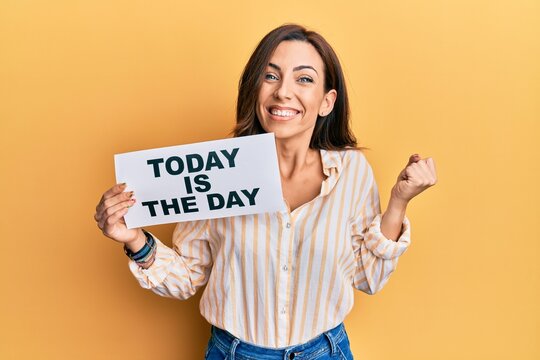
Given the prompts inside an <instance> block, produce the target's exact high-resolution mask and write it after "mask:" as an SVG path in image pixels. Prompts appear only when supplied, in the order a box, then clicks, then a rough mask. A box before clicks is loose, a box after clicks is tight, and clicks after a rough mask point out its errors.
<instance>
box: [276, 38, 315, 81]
mask: <svg viewBox="0 0 540 360" xmlns="http://www.w3.org/2000/svg"><path fill="white" fill-rule="evenodd" d="M269 62H271V63H273V64H276V65H278V66H279V67H280V68H282V69H283V70H284V69H286V68H289V67H290V68H293V67H295V66H298V65H311V66H313V67H314V68H315V69H316V70H317V71H319V73H320V71H321V70H322V69H323V66H324V65H323V60H322V58H321V56H320V55H319V53H318V52H317V50H316V49H315V47H313V45H311V44H310V43H309V42H307V41H298V40H287V41H282V42H281V43H280V44H279V45H278V46H277V48H276V50H274V52H273V53H272V56H270V61H269Z"/></svg>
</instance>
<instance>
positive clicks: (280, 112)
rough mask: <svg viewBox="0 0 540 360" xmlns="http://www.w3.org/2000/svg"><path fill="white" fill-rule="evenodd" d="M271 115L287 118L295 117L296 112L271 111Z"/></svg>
mask: <svg viewBox="0 0 540 360" xmlns="http://www.w3.org/2000/svg"><path fill="white" fill-rule="evenodd" d="M272 115H277V116H283V117H287V116H294V115H296V112H295V111H290V110H278V109H272Z"/></svg>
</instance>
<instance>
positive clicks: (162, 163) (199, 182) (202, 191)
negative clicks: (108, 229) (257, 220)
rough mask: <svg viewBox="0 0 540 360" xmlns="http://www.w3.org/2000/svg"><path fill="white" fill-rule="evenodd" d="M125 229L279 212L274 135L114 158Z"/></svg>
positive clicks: (279, 201)
mask: <svg viewBox="0 0 540 360" xmlns="http://www.w3.org/2000/svg"><path fill="white" fill-rule="evenodd" d="M114 162H115V169H116V181H117V182H119V183H121V182H125V183H127V189H126V191H134V198H136V200H137V201H136V203H135V205H134V206H133V207H131V208H130V209H129V211H128V213H127V215H126V216H125V217H124V219H125V221H126V225H127V227H128V228H130V229H131V228H136V227H141V226H148V225H157V224H165V223H172V222H180V221H188V220H198V219H212V218H219V217H229V216H236V215H247V214H257V213H264V212H273V211H280V210H283V207H284V206H285V205H284V202H283V195H282V191H281V181H280V176H279V167H278V161H277V154H276V144H275V138H274V134H261V135H253V136H243V137H238V138H232V139H224V140H216V141H207V142H201V143H195V144H189V145H179V146H171V147H164V148H159V149H150V150H142V151H135V152H129V153H124V154H117V155H115V156H114Z"/></svg>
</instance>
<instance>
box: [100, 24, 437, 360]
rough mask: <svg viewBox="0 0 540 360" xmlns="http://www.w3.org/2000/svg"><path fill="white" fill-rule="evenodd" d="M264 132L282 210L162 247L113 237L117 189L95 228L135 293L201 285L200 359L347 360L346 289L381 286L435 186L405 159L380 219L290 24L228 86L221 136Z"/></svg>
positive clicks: (120, 190) (326, 82) (206, 223)
mask: <svg viewBox="0 0 540 360" xmlns="http://www.w3.org/2000/svg"><path fill="white" fill-rule="evenodd" d="M264 132H273V133H274V134H275V137H276V147H277V153H278V159H279V168H280V175H281V182H282V188H283V197H284V202H285V204H286V208H287V210H286V211H283V212H276V213H265V214H256V215H249V216H237V217H231V218H225V219H212V220H201V221H193V222H183V223H179V224H178V225H177V227H176V229H175V231H174V234H173V244H174V249H171V248H168V247H167V246H165V245H163V244H162V243H161V242H160V241H159V240H158V239H155V238H154V237H153V236H152V235H151V234H149V233H147V232H144V231H143V230H142V229H131V230H128V229H126V226H125V224H124V222H123V218H122V217H123V216H124V215H125V214H126V213H127V211H128V209H129V207H130V206H131V205H132V204H133V203H134V202H135V198H134V194H133V193H132V192H125V191H124V189H125V184H119V185H115V186H114V187H112V188H111V189H109V190H107V192H105V194H104V195H103V197H102V199H101V201H100V202H99V204H98V206H97V208H96V215H95V218H96V221H97V222H98V226H99V227H100V229H102V231H103V233H104V234H105V235H106V236H108V237H110V238H112V239H113V240H116V241H118V242H121V243H124V249H125V251H126V254H128V256H129V257H130V258H131V259H132V260H131V261H130V263H129V266H130V269H131V271H132V273H133V274H134V276H135V277H136V278H137V280H138V281H139V282H140V284H141V286H142V287H144V288H148V289H151V290H152V291H154V292H156V293H157V294H160V295H162V296H168V297H174V298H178V299H187V298H188V297H190V296H192V295H193V294H195V292H196V291H197V289H198V288H199V287H201V286H203V285H205V284H207V286H206V288H205V291H204V293H203V295H202V298H201V303H200V309H201V313H202V315H203V316H204V317H205V318H206V319H207V320H208V321H209V323H210V324H212V336H211V338H210V341H209V343H208V347H207V349H206V358H207V359H225V358H227V359H248V358H249V359H252V358H255V357H260V358H264V359H292V358H295V357H296V358H298V359H312V358H317V359H327V358H328V359H330V358H332V359H334V358H341V359H352V353H351V350H350V346H349V340H348V338H347V334H346V332H345V329H344V326H343V320H344V319H345V317H346V315H347V314H348V313H349V311H350V310H351V308H352V305H353V299H354V294H353V287H354V288H356V289H359V290H361V291H363V292H366V293H368V294H374V293H375V292H377V291H379V290H380V289H381V288H382V287H383V286H384V285H385V283H386V282H387V281H388V278H389V276H390V274H391V273H392V272H393V271H394V270H395V268H396V265H397V260H398V257H399V256H400V255H401V254H403V253H404V252H405V250H406V249H407V247H408V245H409V243H410V238H409V235H410V230H409V222H408V220H407V218H406V217H405V210H406V207H407V204H408V202H409V201H410V200H411V199H412V198H413V197H414V196H416V195H418V194H419V193H420V192H422V191H423V190H425V189H426V188H428V187H429V186H431V185H433V184H435V182H436V173H435V166H434V162H433V160H432V159H430V158H428V159H421V158H420V156H418V155H417V154H415V155H412V156H411V157H410V158H409V161H408V164H407V166H406V167H405V168H404V169H403V171H401V173H400V174H399V176H398V180H397V183H396V185H395V186H394V187H393V188H392V193H391V197H390V201H389V204H388V207H387V210H386V211H385V213H384V214H383V215H381V214H380V213H381V211H380V205H379V194H378V190H377V186H376V183H375V181H374V178H373V173H372V170H371V168H370V166H369V164H368V163H367V161H366V158H365V157H364V155H363V154H362V152H361V151H360V150H359V149H357V148H356V140H355V138H354V136H353V135H352V133H351V130H350V128H349V105H348V98H347V91H346V88H345V82H344V79H343V74H342V70H341V66H340V64H339V61H338V59H337V56H336V55H335V53H334V51H333V50H332V48H331V47H330V45H329V44H328V43H327V42H326V41H325V40H324V39H323V38H322V37H321V36H320V35H319V34H317V33H315V32H311V31H307V30H306V29H304V28H303V27H301V26H298V25H285V26H281V27H279V28H277V29H274V30H273V31H271V32H270V33H269V34H267V35H266V36H265V37H264V38H263V39H262V40H261V42H260V43H259V45H258V47H257V48H256V49H255V51H254V53H253V55H252V56H251V58H250V59H249V61H248V63H247V65H246V68H245V70H244V73H243V75H242V78H241V80H240V86H239V95H238V104H237V125H236V128H235V136H244V135H252V134H259V133H264Z"/></svg>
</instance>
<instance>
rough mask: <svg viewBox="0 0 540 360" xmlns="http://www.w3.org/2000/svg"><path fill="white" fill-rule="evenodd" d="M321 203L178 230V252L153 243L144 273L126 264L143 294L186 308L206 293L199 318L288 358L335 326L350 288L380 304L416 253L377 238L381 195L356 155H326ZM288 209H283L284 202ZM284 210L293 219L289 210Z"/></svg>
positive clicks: (346, 308)
mask: <svg viewBox="0 0 540 360" xmlns="http://www.w3.org/2000/svg"><path fill="white" fill-rule="evenodd" d="M321 158H322V165H323V171H324V174H325V175H326V179H325V180H324V181H323V183H322V186H321V192H320V194H319V195H318V196H317V197H316V198H314V199H313V200H311V201H309V202H308V203H306V204H303V205H302V206H300V207H298V208H297V209H295V210H294V211H292V212H291V211H288V210H284V211H281V212H275V213H263V214H255V215H245V216H235V217H229V218H221V219H211V220H200V221H191V222H182V223H179V224H178V225H177V226H176V228H175V230H174V234H173V249H171V248H169V247H167V246H166V245H164V244H163V243H162V242H161V241H159V240H158V239H156V242H157V244H158V245H157V250H156V258H155V261H154V263H153V264H152V265H151V266H150V268H148V269H143V268H141V267H139V266H138V265H137V264H136V263H135V262H134V261H131V260H130V262H129V267H130V270H131V272H132V273H133V275H134V276H135V277H136V278H137V280H138V281H139V283H140V285H141V286H142V287H143V288H146V289H151V290H152V291H153V292H155V293H157V294H159V295H161V296H166V297H172V298H177V299H187V298H189V297H190V296H192V295H193V294H195V292H196V291H197V289H199V288H200V287H201V286H203V285H205V284H207V285H206V288H205V289H204V292H203V295H202V297H201V301H200V311H201V314H202V316H203V317H204V318H205V319H206V320H207V321H208V322H209V323H210V324H213V325H215V326H217V327H219V328H221V329H225V330H227V331H229V332H230V333H232V334H233V335H235V336H236V337H238V338H239V339H240V340H242V341H245V342H249V343H252V344H255V345H258V346H264V347H271V348H282V347H287V346H292V345H297V344H300V343H304V342H306V341H309V340H310V339H312V338H314V337H316V336H317V335H319V334H321V333H323V332H325V331H327V330H329V329H331V328H333V327H335V326H337V325H338V324H339V323H341V322H342V321H343V320H344V319H345V317H346V315H347V314H348V313H349V312H350V311H351V309H352V306H353V302H354V292H353V290H354V288H356V289H358V290H361V291H363V292H365V293H367V294H374V293H376V292H377V291H379V290H381V288H382V287H383V286H384V285H385V284H386V282H387V281H388V279H389V277H390V275H391V273H392V272H393V271H394V270H395V269H396V266H397V261H398V257H399V256H400V255H401V254H403V253H404V252H405V250H407V248H408V246H409V244H410V224H409V220H408V219H407V218H406V217H405V219H404V221H403V226H402V233H401V235H400V237H399V238H398V240H397V241H393V240H390V239H387V238H385V237H384V235H383V234H382V233H381V229H380V222H381V210H380V203H379V193H378V190H377V185H376V183H375V180H374V177H373V172H372V169H371V167H370V165H369V164H368V162H367V160H366V158H365V156H364V155H363V154H362V152H361V151H358V150H343V151H326V150H321ZM284 204H285V202H284ZM284 208H286V209H287V207H286V206H284Z"/></svg>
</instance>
